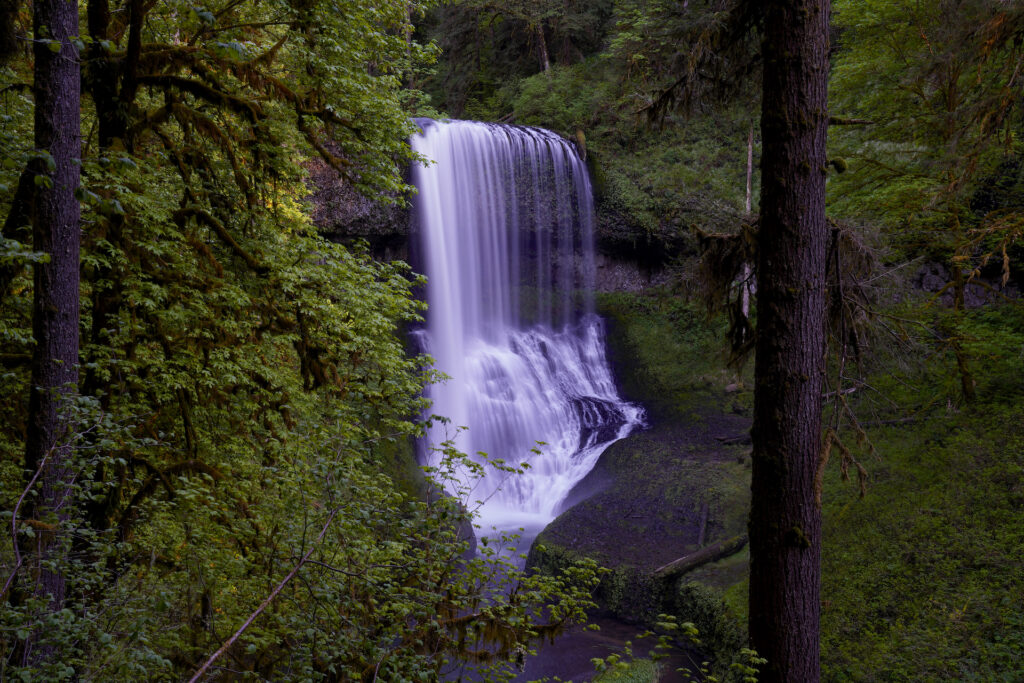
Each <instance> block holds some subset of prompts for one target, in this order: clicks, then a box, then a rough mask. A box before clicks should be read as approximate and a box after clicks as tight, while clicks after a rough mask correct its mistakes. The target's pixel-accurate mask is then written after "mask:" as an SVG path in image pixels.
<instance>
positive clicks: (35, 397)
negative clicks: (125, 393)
mask: <svg viewBox="0 0 1024 683" xmlns="http://www.w3.org/2000/svg"><path fill="white" fill-rule="evenodd" d="M33 24H34V31H35V36H36V42H35V46H34V49H35V55H34V56H35V72H34V73H35V81H34V85H33V94H34V96H35V146H36V149H37V150H39V151H40V152H46V153H48V154H49V155H50V158H51V159H52V163H47V162H46V161H43V160H37V161H34V162H33V164H32V166H30V170H32V171H33V172H34V174H35V176H36V177H37V178H39V179H40V180H38V181H36V183H37V186H36V191H35V195H34V197H33V202H32V229H33V243H34V247H35V249H36V251H41V252H45V253H47V254H49V256H50V260H49V262H48V263H44V264H38V265H36V266H35V277H34V286H35V289H34V295H33V303H32V329H33V335H34V337H35V342H36V346H35V350H34V353H33V359H32V387H33V388H32V391H31V395H30V397H29V421H28V435H27V439H26V444H25V465H26V469H27V470H28V471H29V473H30V475H31V474H32V473H34V472H36V471H37V470H39V471H40V472H41V476H40V479H41V481H42V486H41V490H40V494H39V496H38V497H37V498H35V499H34V502H33V503H32V505H31V509H30V515H31V516H32V517H34V518H35V519H37V520H40V521H43V522H44V523H48V524H51V525H52V524H54V522H55V521H56V519H57V516H58V515H59V514H60V510H61V509H62V508H63V507H65V505H66V503H67V500H66V499H67V496H68V487H67V484H66V481H65V480H66V478H67V477H66V474H67V471H66V470H67V466H68V455H69V446H68V442H67V436H68V432H69V429H70V426H71V425H70V424H69V415H68V413H67V408H68V405H67V403H68V398H69V397H70V395H71V394H73V393H74V392H75V391H76V390H77V383H78V267H79V263H78V261H79V242H80V238H79V218H80V210H79V205H78V200H77V199H76V197H75V191H76V190H77V189H78V185H79V163H80V162H79V160H80V158H81V133H80V125H79V100H80V97H79V80H80V75H79V61H78V54H77V52H76V50H75V48H74V46H73V45H72V44H71V38H72V37H77V36H78V35H79V33H78V3H77V2H69V1H68V0H36V2H34V3H33ZM53 41H57V42H59V45H60V50H59V51H56V50H55V49H52V46H54V45H55V44H56V43H55V42H53ZM37 539H38V546H37V549H38V557H39V559H43V558H46V557H48V556H51V555H52V553H53V552H56V551H57V547H58V546H57V544H56V543H55V541H56V539H55V532H54V531H48V532H45V533H40V534H38V535H37ZM36 594H37V595H40V596H44V597H45V596H49V598H48V599H49V607H48V609H49V610H50V611H57V610H60V609H61V608H62V606H63V602H64V577H63V575H62V574H61V573H60V571H59V570H53V569H50V568H47V565H46V563H42V564H41V566H40V568H39V571H38V575H37V583H36ZM37 637H38V634H35V635H34V636H33V637H32V640H35V639H36V638H37ZM54 654H55V653H52V652H48V651H47V648H45V647H33V646H32V644H31V643H29V644H28V646H27V647H26V648H25V656H26V659H28V660H29V661H39V660H41V659H44V658H47V657H50V656H53V655H54Z"/></svg>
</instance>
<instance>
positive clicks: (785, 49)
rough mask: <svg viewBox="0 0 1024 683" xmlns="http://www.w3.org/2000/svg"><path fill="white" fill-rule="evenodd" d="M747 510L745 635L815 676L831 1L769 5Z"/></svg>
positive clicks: (783, 673)
mask: <svg viewBox="0 0 1024 683" xmlns="http://www.w3.org/2000/svg"><path fill="white" fill-rule="evenodd" d="M765 14H766V23H765V37H764V46H763V55H764V92H763V105H762V114H761V139H762V161H761V228H760V233H759V238H758V246H759V256H758V282H757V294H758V305H757V316H758V332H757V350H756V361H755V363H756V364H755V389H754V426H753V430H752V441H753V478H752V482H751V494H752V495H751V513H750V525H749V526H750V639H751V644H752V645H753V647H754V649H756V650H757V651H758V653H759V654H760V655H761V656H762V657H765V658H766V659H767V660H768V662H767V664H766V665H765V666H764V668H763V669H762V671H761V674H760V675H759V678H758V680H759V681H762V683H794V682H796V681H799V682H800V683H814V682H815V681H818V680H819V678H820V666H819V644H818V627H819V614H820V597H819V591H820V549H821V512H820V510H819V508H818V505H817V503H816V501H815V472H816V469H817V467H818V458H819V454H820V450H821V393H822V386H823V370H824V350H825V328H824V318H825V259H826V244H827V241H828V231H827V226H826V222H825V163H826V159H825V134H826V128H827V124H828V102H827V97H826V93H827V82H828V24H829V2H828V0H790V1H788V2H784V1H781V0H773V1H771V2H767V3H766V6H765Z"/></svg>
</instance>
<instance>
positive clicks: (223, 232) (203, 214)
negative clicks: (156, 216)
mask: <svg viewBox="0 0 1024 683" xmlns="http://www.w3.org/2000/svg"><path fill="white" fill-rule="evenodd" d="M189 218H195V219H196V220H198V221H201V222H202V223H205V224H206V225H207V226H209V227H210V228H213V231H214V232H215V233H217V236H218V237H220V238H221V240H223V241H224V243H225V244H227V245H228V246H229V247H231V249H232V250H233V251H234V252H235V254H237V255H238V256H239V257H240V258H241V259H242V260H243V261H245V263H246V265H247V266H249V268H251V269H252V270H253V271H254V272H255V273H257V274H258V275H266V274H267V273H268V272H269V271H270V269H269V268H267V267H266V266H264V265H263V264H261V263H260V262H259V261H257V260H256V258H255V257H254V256H253V255H252V254H250V253H249V252H248V251H246V250H245V248H244V247H242V245H241V244H239V243H238V241H237V240H235V238H234V237H233V236H232V235H231V233H230V232H229V231H228V229H227V228H226V227H225V226H224V224H223V223H222V222H220V221H219V220H218V219H217V217H216V216H214V215H213V214H211V213H210V212H209V211H207V210H206V209H204V208H203V207H201V206H196V205H191V206H186V207H184V208H181V209H178V210H177V211H175V212H174V220H175V221H178V222H184V221H186V220H188V219H189Z"/></svg>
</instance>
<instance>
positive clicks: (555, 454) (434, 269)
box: [412, 121, 643, 529]
mask: <svg viewBox="0 0 1024 683" xmlns="http://www.w3.org/2000/svg"><path fill="white" fill-rule="evenodd" d="M419 123H420V125H421V127H422V133H421V134H419V135H416V136H414V137H413V140H412V144H413V148H414V149H415V151H417V152H418V153H419V154H421V155H423V156H424V157H426V158H427V159H429V160H430V161H431V163H430V164H429V165H423V164H417V165H416V167H415V168H414V178H413V182H414V183H415V185H416V187H417V188H418V190H419V193H418V195H417V197H416V199H415V208H416V213H415V215H416V221H417V232H418V236H419V239H418V243H417V246H418V248H419V250H420V261H421V267H422V269H423V270H424V271H425V273H426V275H427V302H428V305H429V309H428V313H427V328H426V330H425V334H424V335H423V337H424V339H423V341H424V346H425V348H426V350H427V351H428V352H429V353H430V354H431V355H432V356H433V357H434V360H435V367H436V368H438V369H439V370H441V371H443V372H444V373H446V374H447V375H448V376H449V377H450V379H449V380H448V381H447V382H445V383H443V384H439V385H435V386H433V387H431V389H430V398H431V399H432V400H433V408H432V412H433V413H434V414H436V415H443V416H446V417H448V418H450V420H451V422H450V424H449V425H441V426H438V427H435V428H434V430H433V431H432V433H431V434H430V437H429V438H430V441H431V442H432V445H435V446H436V445H437V444H438V443H440V442H441V441H444V440H445V439H446V438H449V437H451V436H453V430H454V428H455V427H458V426H466V427H468V430H467V431H465V432H463V433H461V434H459V435H458V437H457V438H456V441H455V443H456V446H457V447H458V448H459V449H460V450H462V451H463V452H466V453H477V452H483V453H487V454H488V455H489V456H490V457H491V458H500V459H503V460H505V461H506V462H508V463H514V464H518V463H521V462H528V463H529V465H530V468H529V469H528V471H527V473H526V474H524V475H516V476H512V477H509V476H502V475H500V474H499V475H492V476H488V477H485V478H484V479H483V481H482V482H481V483H480V484H479V485H478V486H477V488H476V489H475V490H474V491H473V495H472V500H473V501H476V500H480V501H483V506H482V507H481V510H480V520H481V522H482V524H483V527H484V528H485V529H486V528H489V527H490V526H492V525H493V526H496V527H498V528H513V527H518V526H524V527H527V528H534V529H535V528H538V527H540V526H542V525H544V524H546V523H547V522H549V521H550V520H551V519H552V518H553V517H554V515H555V512H556V508H557V505H558V503H559V502H561V500H562V499H563V498H564V497H565V495H566V494H567V493H568V492H569V490H570V489H571V488H572V486H573V485H574V484H575V483H576V482H577V481H579V480H580V479H581V478H582V477H583V476H584V475H586V473H587V472H589V471H590V469H591V468H592V467H593V466H594V464H595V463H596V461H597V458H598V457H599V456H600V454H601V452H602V451H604V449H605V448H607V446H608V445H610V444H611V443H613V442H614V441H616V440H617V439H620V438H622V437H624V436H626V434H628V433H629V431H630V430H631V429H633V427H635V426H636V425H637V424H639V423H640V422H641V420H642V419H643V413H642V410H641V409H640V408H639V407H638V406H634V405H632V404H629V403H626V402H624V401H623V400H622V399H620V398H619V396H618V395H617V393H616V390H615V385H614V382H613V380H612V376H611V371H610V368H609V365H608V362H607V360H606V358H605V352H604V330H603V327H602V325H601V321H600V319H599V318H598V317H597V316H595V315H594V313H593V289H594V272H595V270H594V244H593V242H594V235H593V233H594V216H593V196H592V193H591V186H590V179H589V176H588V174H587V169H586V166H585V165H584V164H583V162H582V161H581V160H580V158H579V157H578V156H577V154H576V152H575V150H574V148H573V147H572V146H571V145H570V144H569V143H568V142H567V141H565V140H563V139H562V138H560V137H559V136H557V135H555V134H554V133H551V132H549V131H545V130H541V129H537V128H524V127H520V126H503V125H497V124H486V123H478V122H471V121H448V122H443V123H442V122H435V121H420V122H419ZM537 442H543V443H544V445H541V446H539V447H538V446H537ZM535 448H539V450H540V451H541V452H540V453H539V454H537V453H534V452H532V449H535ZM426 458H427V459H428V461H429V464H436V463H437V459H438V458H439V456H438V454H437V453H436V452H434V451H430V450H429V449H428V450H427V455H426Z"/></svg>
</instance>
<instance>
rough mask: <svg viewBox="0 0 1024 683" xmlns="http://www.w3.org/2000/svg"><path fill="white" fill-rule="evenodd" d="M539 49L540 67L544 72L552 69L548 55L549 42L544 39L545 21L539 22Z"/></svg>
mask: <svg viewBox="0 0 1024 683" xmlns="http://www.w3.org/2000/svg"><path fill="white" fill-rule="evenodd" d="M537 49H538V50H539V51H540V68H541V69H542V70H543V71H544V73H550V71H551V59H550V58H549V57H548V42H547V40H545V39H544V22H543V21H538V22H537Z"/></svg>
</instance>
